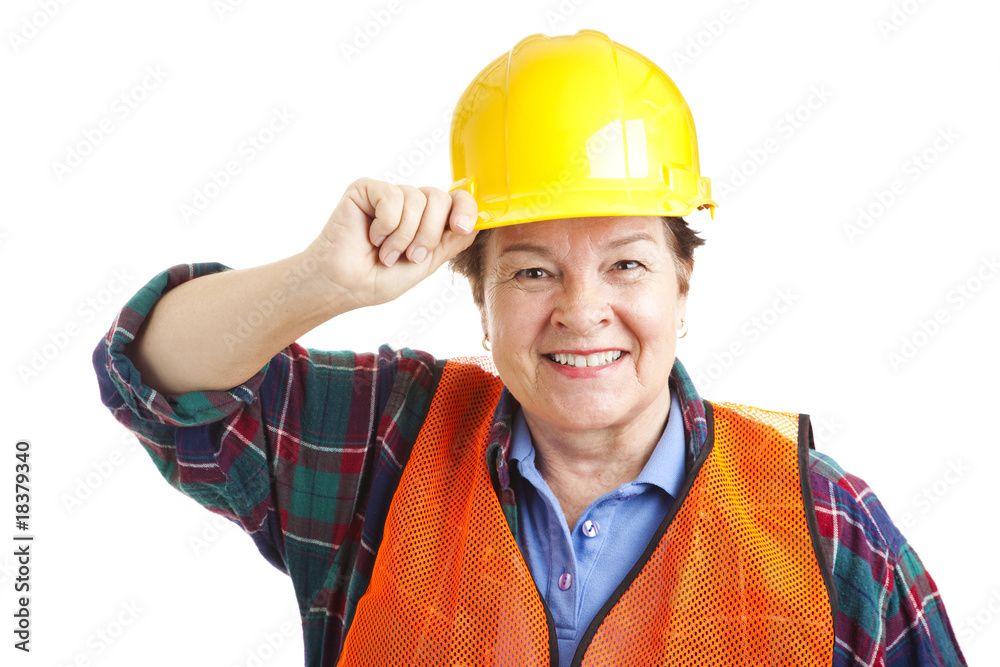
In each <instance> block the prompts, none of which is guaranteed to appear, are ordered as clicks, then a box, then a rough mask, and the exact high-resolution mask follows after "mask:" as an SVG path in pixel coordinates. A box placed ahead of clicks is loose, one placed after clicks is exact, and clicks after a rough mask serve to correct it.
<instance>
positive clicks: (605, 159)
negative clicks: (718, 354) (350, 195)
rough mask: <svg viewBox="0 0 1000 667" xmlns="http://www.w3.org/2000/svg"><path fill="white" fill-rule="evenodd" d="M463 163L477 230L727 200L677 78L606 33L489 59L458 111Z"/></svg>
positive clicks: (456, 172)
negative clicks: (706, 162) (702, 166)
mask: <svg viewBox="0 0 1000 667" xmlns="http://www.w3.org/2000/svg"><path fill="white" fill-rule="evenodd" d="M451 168H452V179H453V180H454V182H453V183H452V184H451V186H450V187H449V188H448V190H449V192H450V191H454V190H457V189H463V190H467V191H468V192H470V193H471V194H472V196H473V197H475V199H476V203H477V204H478V205H479V220H478V221H477V223H476V229H485V228H488V227H500V226H503V225H515V224H518V223H522V222H532V221H534V220H547V219H552V218H572V217H582V216H597V215H670V216H681V215H686V214H688V213H690V212H691V211H693V210H694V209H696V208H706V207H707V208H709V209H710V211H711V213H712V216H713V217H714V216H715V206H716V205H717V204H716V203H715V202H714V201H712V198H711V197H712V188H711V183H710V181H709V179H708V178H705V177H702V176H701V175H700V172H699V167H698V141H697V139H696V137H695V130H694V120H693V119H692V117H691V111H690V109H688V105H687V103H686V102H685V101H684V98H683V97H681V93H680V91H679V90H677V86H676V85H674V82H673V81H671V80H670V77H668V76H667V75H666V74H665V73H664V72H663V70H661V69H660V68H659V67H657V66H656V64H654V63H653V62H652V61H650V60H649V59H648V58H646V57H645V56H643V55H642V54H640V53H637V52H635V51H633V50H632V49H630V48H628V47H626V46H622V45H621V44H618V43H616V42H613V41H611V38H610V37H608V36H607V35H605V34H604V33H602V32H598V31H596V30H580V31H579V32H577V33H576V34H575V35H561V36H557V37H549V36H547V35H542V34H535V35H531V36H529V37H525V38H524V39H522V40H521V41H520V42H518V43H517V44H516V45H515V46H514V48H513V49H511V50H510V51H509V52H508V53H505V54H504V55H502V56H500V57H499V58H497V59H496V60H494V61H493V62H491V63H490V64H489V65H487V66H486V68H485V69H483V71H482V72H480V73H479V75H478V76H477V77H476V78H475V79H474V80H473V81H472V83H470V84H469V86H468V88H466V89H465V92H464V93H462V97H461V98H460V99H459V101H458V104H457V105H456V107H455V114H454V116H453V118H452V123H451Z"/></svg>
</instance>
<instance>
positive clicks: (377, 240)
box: [375, 236, 385, 248]
mask: <svg viewBox="0 0 1000 667" xmlns="http://www.w3.org/2000/svg"><path fill="white" fill-rule="evenodd" d="M382 241H385V237H384V236H380V237H378V238H377V239H375V247H376V248H377V247H379V246H380V245H382Z"/></svg>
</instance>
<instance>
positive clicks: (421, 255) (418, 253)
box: [410, 248, 427, 264]
mask: <svg viewBox="0 0 1000 667" xmlns="http://www.w3.org/2000/svg"><path fill="white" fill-rule="evenodd" d="M426 258H427V248H417V249H415V250H414V251H413V252H411V253H410V259H412V260H413V261H414V262H416V263H417V264H419V263H420V262H422V261H424V260H425V259H426Z"/></svg>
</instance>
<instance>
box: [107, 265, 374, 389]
mask: <svg viewBox="0 0 1000 667" xmlns="http://www.w3.org/2000/svg"><path fill="white" fill-rule="evenodd" d="M316 267H317V264H316V263H315V262H310V261H309V260H308V256H307V255H306V253H300V254H297V255H293V256H291V257H288V258H286V259H282V260H279V261H277V262H273V263H271V264H265V265H263V266H258V267H253V268H249V269H239V270H234V271H224V272H222V273H214V274H211V275H207V276H202V277H200V278H196V279H194V280H190V281H188V282H185V283H183V284H181V285H178V286H177V287H175V288H174V289H172V290H170V291H169V292H167V293H166V294H164V295H163V297H162V298H161V299H160V300H159V301H158V302H157V304H156V306H154V307H153V309H152V311H151V312H150V313H149V316H148V317H147V319H146V321H145V322H144V323H143V326H142V328H141V329H140V330H139V332H138V334H137V336H136V339H135V340H134V341H133V342H132V343H130V344H129V345H128V346H127V347H126V348H125V353H126V355H127V356H128V357H129V359H131V360H132V362H133V363H134V364H135V366H136V368H137V369H138V370H139V372H140V373H141V374H142V379H143V383H144V384H146V385H147V386H149V387H151V388H153V389H156V390H157V391H159V392H161V393H167V394H180V393H184V392H188V391H208V390H213V389H228V388H230V387H233V386H236V385H238V384H240V383H242V382H244V381H246V380H247V379H248V378H250V377H252V376H253V375H254V373H256V372H257V371H259V370H260V369H261V368H262V367H263V366H264V365H265V364H266V363H267V362H268V361H269V360H270V359H271V358H272V357H273V356H274V355H275V354H277V353H278V352H279V351H280V350H282V349H284V348H285V347H287V346H288V345H289V344H290V343H292V342H293V341H295V340H296V339H297V338H298V337H299V336H301V335H303V334H304V333H306V332H307V331H310V330H311V329H313V328H315V327H317V326H319V325H320V324H322V323H323V322H325V321H327V320H329V319H331V318H332V317H336V316H337V315H339V314H341V313H343V312H346V311H347V310H350V309H351V308H353V307H355V306H354V304H353V303H352V302H350V301H349V300H348V299H345V298H342V297H343V295H342V294H340V293H339V292H338V290H335V289H331V287H332V285H331V283H330V281H329V280H328V279H327V278H326V277H325V276H324V275H323V273H322V272H321V271H319V270H317V268H316Z"/></svg>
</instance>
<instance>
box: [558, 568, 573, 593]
mask: <svg viewBox="0 0 1000 667" xmlns="http://www.w3.org/2000/svg"><path fill="white" fill-rule="evenodd" d="M572 585H573V575H572V574H570V573H569V572H563V575H562V576H561V577H559V590H561V591H568V590H569V587H570V586H572Z"/></svg>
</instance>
